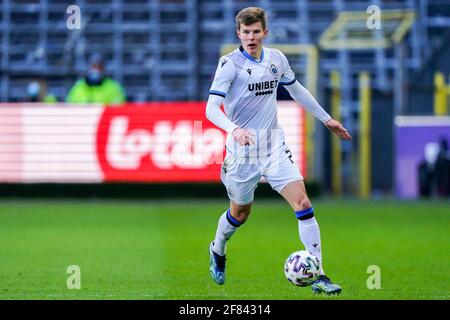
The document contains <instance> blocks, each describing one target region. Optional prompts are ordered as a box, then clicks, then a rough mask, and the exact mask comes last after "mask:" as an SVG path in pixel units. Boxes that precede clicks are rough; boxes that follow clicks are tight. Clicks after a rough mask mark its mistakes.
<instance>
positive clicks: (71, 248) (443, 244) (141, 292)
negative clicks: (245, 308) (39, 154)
mask: <svg viewBox="0 0 450 320" xmlns="http://www.w3.org/2000/svg"><path fill="white" fill-rule="evenodd" d="M313 202H314V207H315V210H316V218H317V220H318V222H319V225H320V228H321V234H322V247H323V255H324V268H325V271H326V272H327V274H328V275H329V276H330V278H331V279H332V280H334V281H335V282H337V283H339V284H340V285H341V286H342V287H343V293H342V294H341V295H340V296H332V297H328V296H317V295H313V294H312V292H311V288H310V287H306V288H300V287H295V286H293V285H292V284H290V283H289V282H288V281H287V280H286V278H285V276H284V272H283V264H284V261H285V259H286V258H287V256H288V255H289V254H290V253H291V252H293V251H296V250H299V249H302V248H303V246H302V244H301V242H300V240H299V236H298V229H297V221H296V219H295V216H294V213H293V212H292V210H291V209H290V208H289V207H288V205H287V204H286V203H285V202H284V201H283V200H282V199H281V198H280V200H274V201H256V203H255V205H254V208H253V212H252V215H251V216H250V218H249V220H248V222H247V223H246V224H244V225H243V226H242V227H241V228H240V230H239V231H238V232H237V233H236V234H235V235H234V236H233V238H232V239H231V240H230V242H229V243H228V249H227V256H228V260H227V282H226V283H225V285H223V286H218V285H216V284H215V283H214V282H213V281H212V279H211V278H210V275H209V269H208V267H209V256H208V245H209V242H210V241H211V239H212V238H213V236H214V233H215V229H216V225H217V220H218V218H219V216H220V214H221V213H222V212H223V211H224V210H225V209H226V208H227V202H226V201H225V200H223V201H219V200H218V201H200V200H199V201H180V200H175V199H174V200H173V201H167V202H150V201H149V202H144V201H143V202H131V201H123V202H121V201H68V202H52V201H43V200H41V201H31V200H30V201H12V200H7V201H5V200H3V201H2V202H1V204H0V299H159V300H161V299H163V300H165V299H171V300H175V299H233V300H246V299H257V300H265V299H283V300H295V299H299V300H306V299H449V298H450V203H449V202H437V201H426V202H395V201H378V202H362V201H349V200H342V201H334V200H316V201H313ZM70 265H77V266H79V267H80V271H81V278H80V279H81V289H79V290H78V289H68V288H67V284H66V283H67V279H68V277H69V276H70V274H68V273H66V271H67V268H68V266H70ZM371 265H376V266H379V268H380V271H381V288H380V289H368V287H367V280H368V278H369V277H370V276H371V275H372V273H367V268H368V267H369V266H371Z"/></svg>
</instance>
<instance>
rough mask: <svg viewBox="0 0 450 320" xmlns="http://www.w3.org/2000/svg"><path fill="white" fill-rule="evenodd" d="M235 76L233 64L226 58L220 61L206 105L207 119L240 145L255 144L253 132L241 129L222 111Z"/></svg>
mask: <svg viewBox="0 0 450 320" xmlns="http://www.w3.org/2000/svg"><path fill="white" fill-rule="evenodd" d="M235 76H236V71H235V68H234V65H233V62H232V61H227V60H226V59H225V58H222V59H220V60H219V66H218V67H217V70H216V75H215V77H214V81H213V84H212V85H211V90H210V91H209V97H208V102H207V103H206V112H205V113H206V118H208V120H209V121H211V122H212V123H214V124H215V125H216V126H218V127H219V128H221V129H222V130H224V131H226V132H227V133H230V134H231V135H232V136H233V138H234V140H236V141H237V142H238V143H239V144H240V145H247V144H253V139H252V138H251V136H252V134H251V132H249V131H248V130H247V129H243V128H239V127H238V126H237V125H236V124H234V123H233V122H232V121H231V120H230V119H228V117H227V116H226V115H225V113H224V112H223V111H222V110H221V109H220V107H221V105H222V103H223V101H224V100H225V96H226V94H227V92H228V89H229V88H230V85H231V83H232V82H233V80H234V78H235Z"/></svg>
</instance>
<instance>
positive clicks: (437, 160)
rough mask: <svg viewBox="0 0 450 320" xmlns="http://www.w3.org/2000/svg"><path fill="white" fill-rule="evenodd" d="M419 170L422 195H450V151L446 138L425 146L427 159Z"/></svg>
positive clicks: (420, 165) (420, 164)
mask: <svg viewBox="0 0 450 320" xmlns="http://www.w3.org/2000/svg"><path fill="white" fill-rule="evenodd" d="M418 170H419V191H420V196H422V197H430V196H432V195H438V196H440V197H448V196H450V152H449V150H448V142H447V140H446V139H445V138H441V139H440V141H439V144H437V143H429V144H427V145H426V146H425V160H424V161H422V162H421V163H419V167H418Z"/></svg>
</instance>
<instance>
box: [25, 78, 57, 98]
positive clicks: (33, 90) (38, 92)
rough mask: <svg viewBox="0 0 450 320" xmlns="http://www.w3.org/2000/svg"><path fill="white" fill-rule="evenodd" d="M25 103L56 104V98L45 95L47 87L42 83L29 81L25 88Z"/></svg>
mask: <svg viewBox="0 0 450 320" xmlns="http://www.w3.org/2000/svg"><path fill="white" fill-rule="evenodd" d="M26 101H27V102H45V103H53V102H56V101H57V100H56V97H55V96H54V95H52V94H48V93H47V86H46V84H45V82H44V81H37V80H35V81H31V82H30V83H29V84H28V86H27V96H26Z"/></svg>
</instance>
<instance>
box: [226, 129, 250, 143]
mask: <svg viewBox="0 0 450 320" xmlns="http://www.w3.org/2000/svg"><path fill="white" fill-rule="evenodd" d="M231 135H232V136H233V138H234V140H235V141H236V142H237V143H239V145H241V146H249V145H253V144H255V141H254V140H253V136H254V135H255V134H254V133H252V132H251V131H250V130H249V129H243V128H236V129H234V130H233V132H231Z"/></svg>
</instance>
